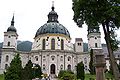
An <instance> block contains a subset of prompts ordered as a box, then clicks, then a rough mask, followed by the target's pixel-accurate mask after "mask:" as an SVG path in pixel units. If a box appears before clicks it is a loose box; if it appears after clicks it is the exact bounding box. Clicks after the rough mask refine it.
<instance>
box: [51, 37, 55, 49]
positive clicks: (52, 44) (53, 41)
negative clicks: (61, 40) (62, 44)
mask: <svg viewBox="0 0 120 80" xmlns="http://www.w3.org/2000/svg"><path fill="white" fill-rule="evenodd" d="M51 49H52V50H55V39H54V38H53V39H52V40H51Z"/></svg>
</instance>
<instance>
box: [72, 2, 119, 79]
mask: <svg viewBox="0 0 120 80" xmlns="http://www.w3.org/2000/svg"><path fill="white" fill-rule="evenodd" d="M72 1H73V11H74V18H73V19H74V21H75V22H76V23H77V25H78V26H79V27H81V26H82V25H83V24H84V22H85V23H86V24H87V25H88V29H89V28H92V27H93V28H96V27H97V28H98V27H99V26H100V25H102V27H103V31H104V35H105V41H106V44H107V48H108V53H109V56H110V64H111V66H112V69H113V74H114V77H115V80H120V73H119V70H118V67H117V64H116V62H115V57H114V55H113V50H114V48H112V47H113V46H117V42H116V41H117V40H116V39H115V38H114V35H113V36H111V35H112V33H114V32H115V29H118V28H119V27H120V0H72ZM114 43H115V44H114Z"/></svg>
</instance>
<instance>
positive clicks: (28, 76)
mask: <svg viewBox="0 0 120 80" xmlns="http://www.w3.org/2000/svg"><path fill="white" fill-rule="evenodd" d="M32 67H33V63H32V62H31V60H29V61H28V63H27V64H26V66H25V67H24V69H23V70H22V72H23V74H22V80H32V79H33V78H34V76H33V69H32Z"/></svg>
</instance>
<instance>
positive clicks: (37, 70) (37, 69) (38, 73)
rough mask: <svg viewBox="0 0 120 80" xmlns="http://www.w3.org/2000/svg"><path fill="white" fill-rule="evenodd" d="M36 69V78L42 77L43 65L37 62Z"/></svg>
mask: <svg viewBox="0 0 120 80" xmlns="http://www.w3.org/2000/svg"><path fill="white" fill-rule="evenodd" d="M34 71H35V77H36V78H42V76H41V75H42V71H41V67H40V66H39V65H38V64H36V65H35V67H34Z"/></svg>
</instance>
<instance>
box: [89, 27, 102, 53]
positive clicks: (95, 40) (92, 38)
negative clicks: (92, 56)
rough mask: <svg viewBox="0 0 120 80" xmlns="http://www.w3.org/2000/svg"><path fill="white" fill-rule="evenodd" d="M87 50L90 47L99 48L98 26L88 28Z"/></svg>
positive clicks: (99, 35) (99, 34)
mask: <svg viewBox="0 0 120 80" xmlns="http://www.w3.org/2000/svg"><path fill="white" fill-rule="evenodd" d="M87 37H88V50H89V51H90V49H92V48H101V33H100V31H99V27H90V28H88V35H87Z"/></svg>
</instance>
